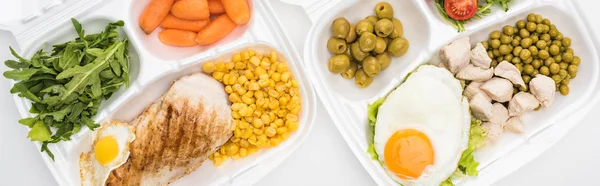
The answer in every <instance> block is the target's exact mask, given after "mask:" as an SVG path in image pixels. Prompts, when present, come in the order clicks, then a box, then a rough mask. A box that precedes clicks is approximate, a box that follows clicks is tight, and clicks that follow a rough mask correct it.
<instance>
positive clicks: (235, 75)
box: [202, 49, 302, 166]
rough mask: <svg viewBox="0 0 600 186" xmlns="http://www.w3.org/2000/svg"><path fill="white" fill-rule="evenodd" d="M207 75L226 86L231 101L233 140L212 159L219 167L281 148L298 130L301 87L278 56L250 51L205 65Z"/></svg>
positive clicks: (272, 53)
mask: <svg viewBox="0 0 600 186" xmlns="http://www.w3.org/2000/svg"><path fill="white" fill-rule="evenodd" d="M202 71H204V73H207V74H210V75H212V77H213V78H215V79H216V80H218V81H219V82H221V83H223V84H224V85H225V92H227V94H229V100H230V101H231V102H232V105H231V115H232V117H233V119H234V120H233V125H234V127H233V134H234V135H233V137H231V138H230V139H229V141H228V142H227V143H225V145H223V146H222V147H221V149H219V151H217V152H215V153H214V154H212V155H210V156H209V159H211V160H212V161H213V163H214V164H215V165H216V166H219V165H221V164H222V163H223V161H225V160H227V159H228V158H232V159H234V160H236V159H239V158H243V157H246V156H248V155H250V154H252V153H255V152H257V151H258V150H259V149H260V148H269V147H274V146H277V145H279V144H280V143H281V142H282V141H283V140H286V139H288V138H289V137H290V134H291V132H294V131H296V130H297V129H298V113H299V112H300V109H301V108H302V106H301V104H300V103H301V100H300V90H299V89H298V87H299V84H298V81H297V80H296V79H294V77H293V76H292V72H291V71H290V70H289V69H288V65H287V64H286V63H284V62H280V61H278V60H277V53H276V52H275V51H272V52H271V53H269V54H262V53H256V51H254V50H251V49H250V50H247V51H243V52H241V53H237V54H235V55H233V56H232V58H231V61H228V62H217V63H216V64H215V63H214V62H206V63H204V64H203V65H202Z"/></svg>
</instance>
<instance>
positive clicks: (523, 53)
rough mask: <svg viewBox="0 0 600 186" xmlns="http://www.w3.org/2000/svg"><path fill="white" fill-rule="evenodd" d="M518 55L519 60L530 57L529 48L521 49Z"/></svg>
mask: <svg viewBox="0 0 600 186" xmlns="http://www.w3.org/2000/svg"><path fill="white" fill-rule="evenodd" d="M519 57H520V58H521V60H526V59H528V58H530V57H531V51H529V49H523V50H521V53H520V54H519Z"/></svg>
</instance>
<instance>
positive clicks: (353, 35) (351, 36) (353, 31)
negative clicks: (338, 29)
mask: <svg viewBox="0 0 600 186" xmlns="http://www.w3.org/2000/svg"><path fill="white" fill-rule="evenodd" d="M354 41H356V29H355V28H354V26H352V25H350V32H348V37H346V43H352V42H354Z"/></svg>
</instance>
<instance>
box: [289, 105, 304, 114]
mask: <svg viewBox="0 0 600 186" xmlns="http://www.w3.org/2000/svg"><path fill="white" fill-rule="evenodd" d="M301 108H302V106H300V105H296V107H294V108H293V109H292V110H290V113H292V114H298V112H300V109H301Z"/></svg>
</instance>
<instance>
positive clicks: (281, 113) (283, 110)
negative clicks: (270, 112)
mask: <svg viewBox="0 0 600 186" xmlns="http://www.w3.org/2000/svg"><path fill="white" fill-rule="evenodd" d="M286 114H287V111H286V110H285V109H281V110H278V111H277V116H278V117H280V118H283V117H284V116H285V115H286Z"/></svg>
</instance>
